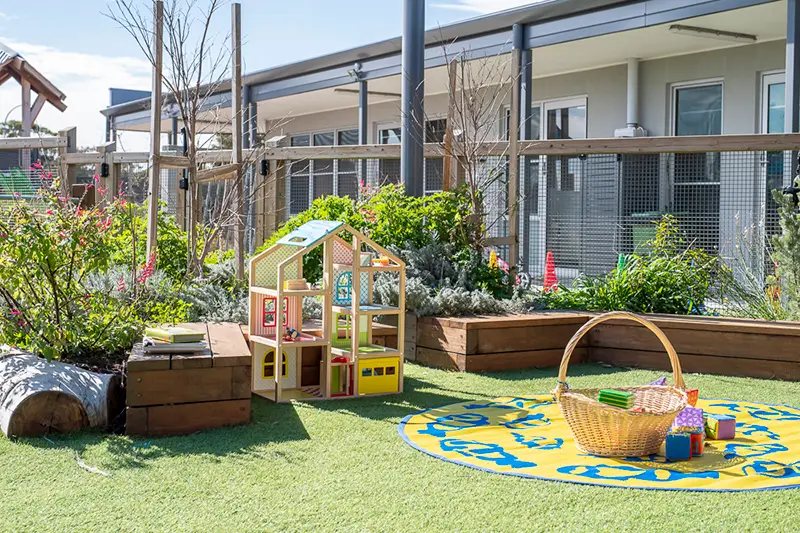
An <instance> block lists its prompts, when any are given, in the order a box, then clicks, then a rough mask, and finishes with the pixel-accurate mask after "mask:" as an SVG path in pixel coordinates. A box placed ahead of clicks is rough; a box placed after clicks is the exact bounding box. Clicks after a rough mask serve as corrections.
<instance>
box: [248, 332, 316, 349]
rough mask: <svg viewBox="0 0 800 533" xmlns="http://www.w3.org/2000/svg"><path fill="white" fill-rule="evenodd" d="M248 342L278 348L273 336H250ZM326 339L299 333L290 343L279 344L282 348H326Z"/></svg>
mask: <svg viewBox="0 0 800 533" xmlns="http://www.w3.org/2000/svg"><path fill="white" fill-rule="evenodd" d="M250 340H251V341H252V342H256V343H259V344H265V345H267V346H271V347H273V348H277V347H278V339H276V338H275V335H268V336H259V335H251V336H250ZM328 342H329V341H328V339H325V338H323V337H317V336H315V335H309V334H308V333H300V335H299V336H298V337H297V338H296V339H294V340H291V341H288V340H283V341H281V344H283V346H284V347H287V346H293V345H294V346H327V345H328Z"/></svg>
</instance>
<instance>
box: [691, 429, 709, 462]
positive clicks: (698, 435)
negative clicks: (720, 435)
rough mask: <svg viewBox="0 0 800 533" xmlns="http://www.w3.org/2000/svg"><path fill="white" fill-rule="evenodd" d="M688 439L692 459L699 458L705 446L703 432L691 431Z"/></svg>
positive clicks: (704, 434)
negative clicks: (689, 440)
mask: <svg viewBox="0 0 800 533" xmlns="http://www.w3.org/2000/svg"><path fill="white" fill-rule="evenodd" d="M689 437H690V439H691V445H692V457H701V456H702V455H703V450H704V448H705V444H706V433H705V431H703V430H699V431H693V432H692V433H690V434H689Z"/></svg>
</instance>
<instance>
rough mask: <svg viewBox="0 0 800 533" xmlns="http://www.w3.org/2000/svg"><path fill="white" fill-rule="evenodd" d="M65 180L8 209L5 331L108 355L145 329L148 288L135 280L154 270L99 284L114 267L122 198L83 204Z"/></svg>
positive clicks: (2, 223)
mask: <svg viewBox="0 0 800 533" xmlns="http://www.w3.org/2000/svg"><path fill="white" fill-rule="evenodd" d="M57 187H58V185H57V184H55V185H54V186H53V187H51V188H48V189H43V190H42V191H40V193H39V196H38V197H37V198H36V199H34V200H32V201H30V202H25V201H22V200H21V199H17V200H16V201H15V202H13V204H12V205H11V206H10V207H9V208H7V209H5V210H4V212H3V213H2V216H0V302H1V303H0V336H1V337H2V339H3V341H4V342H6V343H9V344H12V345H16V346H19V347H21V348H24V349H28V350H31V351H33V352H35V353H37V354H39V355H42V356H44V357H46V358H47V359H55V358H67V359H71V360H74V361H78V360H89V359H93V358H97V357H100V358H105V357H107V355H108V354H114V353H116V352H119V351H120V350H122V349H125V348H129V347H130V345H131V343H132V341H133V339H134V337H135V336H136V335H137V334H138V333H139V332H140V330H141V328H142V322H141V320H139V318H138V316H137V305H134V304H136V303H138V302H139V297H140V295H137V294H136V293H135V291H134V292H131V289H132V285H134V286H135V285H137V284H142V283H144V282H145V281H146V280H147V278H148V277H149V276H150V275H152V271H153V264H152V261H149V262H148V263H149V264H148V265H146V267H145V268H143V269H142V270H141V271H140V274H139V277H138V279H136V280H129V279H128V280H126V279H121V280H120V283H119V284H118V285H116V286H114V287H104V288H102V289H101V288H99V287H98V286H96V285H93V284H92V282H91V279H90V278H92V276H93V275H95V274H96V273H99V272H106V271H107V270H108V267H109V264H110V263H111V261H112V256H113V253H114V250H115V244H114V240H115V239H114V237H113V233H112V231H110V228H111V227H112V225H113V222H114V220H115V218H116V217H118V216H121V215H122V211H124V209H123V207H122V206H120V204H119V203H114V204H111V205H110V206H108V207H106V208H101V207H94V208H91V209H83V208H81V207H80V206H79V205H77V204H74V203H72V202H71V201H69V200H68V199H66V198H61V197H59V196H58V194H59V193H58V189H57Z"/></svg>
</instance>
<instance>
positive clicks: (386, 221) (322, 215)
mask: <svg viewBox="0 0 800 533" xmlns="http://www.w3.org/2000/svg"><path fill="white" fill-rule="evenodd" d="M469 205H470V204H469V200H468V197H467V195H466V194H465V193H464V191H463V190H458V191H447V192H440V193H436V194H433V195H431V196H426V197H425V198H416V197H411V196H406V195H405V193H404V191H403V188H402V187H399V186H396V185H386V186H384V187H381V188H380V189H371V188H369V187H364V188H362V197H361V199H360V200H353V199H350V198H349V197H339V196H324V197H321V198H317V199H316V200H314V202H313V203H312V204H311V207H310V208H309V209H308V210H307V211H304V212H303V213H300V214H299V215H295V216H294V217H292V218H290V219H289V220H288V221H287V222H286V224H284V225H283V226H282V227H281V228H280V229H279V230H278V231H277V232H275V234H273V235H272V237H271V238H270V239H269V240H267V242H265V243H264V245H263V246H261V247H260V248H259V249H258V250H257V251H258V252H260V251H262V250H265V249H267V248H269V247H270V246H272V245H273V244H275V242H276V241H277V240H278V239H280V238H281V237H283V236H284V235H286V234H288V233H290V232H291V231H293V230H295V229H297V228H298V227H300V226H302V225H303V224H305V223H306V222H308V221H309V220H338V221H340V222H344V223H345V224H347V225H349V226H350V227H352V228H354V229H356V230H358V231H360V232H362V233H364V234H365V235H367V236H368V237H369V238H371V239H373V240H374V241H375V242H376V243H378V244H380V245H381V246H385V247H394V248H403V247H406V246H411V247H415V248H421V247H424V246H427V245H429V244H432V243H437V242H446V243H450V244H451V245H452V246H453V247H454V248H455V249H469V248H471V247H472V246H473V244H474V242H473V236H474V234H475V233H476V229H475V227H474V224H473V223H472V222H470V221H469V213H470V211H469ZM321 265H322V252H321V250H319V249H318V250H315V251H314V252H312V253H310V254H308V255H307V256H306V257H305V258H304V263H303V273H304V275H305V277H306V279H307V280H308V281H310V282H312V283H313V282H316V281H319V278H320V276H321V273H322V267H321Z"/></svg>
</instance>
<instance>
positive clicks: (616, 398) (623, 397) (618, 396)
mask: <svg viewBox="0 0 800 533" xmlns="http://www.w3.org/2000/svg"><path fill="white" fill-rule="evenodd" d="M634 400H635V397H634V394H633V393H632V392H626V391H621V390H614V389H603V390H601V391H600V392H599V394H598V395H597V401H599V402H600V403H604V404H607V405H613V406H614V407H619V408H621V409H630V408H631V407H633V403H634Z"/></svg>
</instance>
